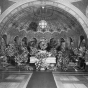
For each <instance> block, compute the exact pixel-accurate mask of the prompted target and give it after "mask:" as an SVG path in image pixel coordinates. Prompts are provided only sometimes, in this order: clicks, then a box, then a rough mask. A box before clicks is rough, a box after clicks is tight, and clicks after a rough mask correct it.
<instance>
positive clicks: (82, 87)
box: [53, 73, 88, 88]
mask: <svg viewBox="0 0 88 88" xmlns="http://www.w3.org/2000/svg"><path fill="white" fill-rule="evenodd" d="M53 76H54V80H55V83H56V86H57V88H88V74H58V73H53Z"/></svg>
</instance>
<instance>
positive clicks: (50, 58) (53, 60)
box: [30, 57, 56, 64]
mask: <svg viewBox="0 0 88 88" xmlns="http://www.w3.org/2000/svg"><path fill="white" fill-rule="evenodd" d="M37 60H38V59H37V58H36V57H30V63H35V62H36V61H37ZM46 62H47V63H53V64H54V63H56V58H55V57H48V58H47V59H46Z"/></svg>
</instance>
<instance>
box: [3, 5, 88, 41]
mask: <svg viewBox="0 0 88 88" xmlns="http://www.w3.org/2000/svg"><path fill="white" fill-rule="evenodd" d="M13 13H14V14H13ZM10 15H11V16H9V18H8V20H7V22H5V24H4V26H3V28H2V29H3V32H2V33H6V34H7V35H9V36H10V37H15V36H17V35H18V36H19V37H21V38H23V37H24V36H27V37H28V38H33V37H36V38H41V37H45V38H49V39H50V38H51V37H55V38H61V37H64V38H66V37H69V36H70V37H74V38H77V37H78V36H80V35H84V36H85V37H86V34H85V32H84V30H83V28H82V27H81V25H80V24H79V22H78V21H77V20H76V19H75V18H74V17H73V16H72V15H71V14H69V13H68V12H66V11H64V10H62V9H60V8H58V7H54V6H49V5H45V6H41V5H36V6H27V7H25V8H22V7H21V6H20V7H18V8H16V9H15V10H14V11H13V12H12V14H10ZM12 40H13V39H12Z"/></svg>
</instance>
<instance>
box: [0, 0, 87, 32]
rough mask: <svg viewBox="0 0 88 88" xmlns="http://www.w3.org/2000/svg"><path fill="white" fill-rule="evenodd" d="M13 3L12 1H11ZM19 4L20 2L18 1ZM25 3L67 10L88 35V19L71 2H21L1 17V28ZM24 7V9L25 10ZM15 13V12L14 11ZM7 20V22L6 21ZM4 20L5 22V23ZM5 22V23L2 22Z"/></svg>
mask: <svg viewBox="0 0 88 88" xmlns="http://www.w3.org/2000/svg"><path fill="white" fill-rule="evenodd" d="M11 1H12V0H11ZM17 2H18V1H17ZM24 3H28V5H30V4H31V5H33V4H34V5H36V4H41V5H44V4H47V5H53V6H56V7H59V8H61V9H64V10H66V11H67V12H68V13H70V14H72V15H73V16H74V17H75V18H76V19H77V20H78V21H79V22H80V24H81V25H82V27H83V29H84V30H85V32H86V34H88V31H87V29H88V27H87V24H88V19H87V17H86V16H85V15H84V14H83V13H82V12H81V11H80V10H79V9H78V8H76V7H75V6H74V5H72V4H71V3H70V2H69V0H55V1H52V0H48V1H46V0H42V1H40V0H30V1H29V0H19V2H18V3H15V4H13V5H12V6H10V7H9V8H8V9H7V10H6V11H5V12H4V13H3V14H2V15H1V16H0V23H1V25H0V28H1V27H2V26H3V23H4V22H5V21H6V20H7V19H8V17H7V18H6V16H7V15H8V14H9V13H10V12H11V11H12V10H14V9H15V8H17V7H19V6H20V5H22V4H24ZM26 5H27V4H24V5H23V7H25V6H26ZM23 7H22V8H23ZM13 12H14V11H13ZM4 19H5V20H4ZM3 20H4V21H3ZM2 21H3V22H2Z"/></svg>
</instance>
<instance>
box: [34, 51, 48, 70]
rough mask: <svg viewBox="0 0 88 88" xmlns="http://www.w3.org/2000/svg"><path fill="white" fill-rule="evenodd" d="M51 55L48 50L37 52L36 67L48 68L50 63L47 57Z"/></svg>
mask: <svg viewBox="0 0 88 88" xmlns="http://www.w3.org/2000/svg"><path fill="white" fill-rule="evenodd" d="M48 57H49V54H48V52H46V51H40V52H39V53H37V54H36V58H37V59H38V60H37V61H36V62H35V66H36V69H37V70H39V69H41V68H44V69H45V68H47V67H48V65H49V64H48V63H47V62H46V59H47V58H48Z"/></svg>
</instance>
